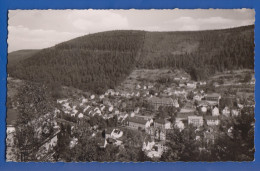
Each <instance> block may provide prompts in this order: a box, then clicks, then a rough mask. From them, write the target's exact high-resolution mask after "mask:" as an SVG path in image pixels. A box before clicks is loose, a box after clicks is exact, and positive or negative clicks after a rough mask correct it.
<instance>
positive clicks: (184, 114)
mask: <svg viewBox="0 0 260 171" xmlns="http://www.w3.org/2000/svg"><path fill="white" fill-rule="evenodd" d="M189 116H196V115H194V113H177V116H176V118H181V119H188V117H189Z"/></svg>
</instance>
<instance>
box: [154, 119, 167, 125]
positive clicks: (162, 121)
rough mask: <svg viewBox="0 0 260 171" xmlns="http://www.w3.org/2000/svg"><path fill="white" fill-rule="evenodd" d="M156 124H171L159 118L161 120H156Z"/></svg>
mask: <svg viewBox="0 0 260 171" xmlns="http://www.w3.org/2000/svg"><path fill="white" fill-rule="evenodd" d="M154 122H156V123H160V124H166V123H168V122H170V121H168V120H167V119H161V118H159V119H155V120H154Z"/></svg>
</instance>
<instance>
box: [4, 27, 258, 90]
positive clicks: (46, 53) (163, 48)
mask: <svg viewBox="0 0 260 171" xmlns="http://www.w3.org/2000/svg"><path fill="white" fill-rule="evenodd" d="M134 68H147V69H154V68H159V69H160V68H168V69H184V70H185V71H187V72H188V73H189V74H190V75H191V77H192V78H193V79H194V80H201V79H206V78H207V77H208V76H210V75H212V74H214V73H215V72H216V71H224V70H231V69H242V68H250V69H253V68H254V26H253V25H252V26H244V27H239V28H232V29H225V30H212V31H191V32H144V31H131V30H125V31H108V32H102V33H96V34H91V35H86V36H82V37H79V38H76V39H73V40H70V41H67V42H63V43H60V44H58V45H56V46H54V47H52V48H47V49H43V50H41V51H39V52H38V53H36V54H34V55H33V56H32V57H30V58H28V59H25V60H23V61H21V62H19V63H18V64H17V65H16V67H11V68H10V69H9V70H8V73H9V74H10V75H11V76H13V77H17V78H20V79H25V80H31V81H37V82H45V83H48V82H51V83H57V85H58V84H62V85H66V86H73V87H75V88H80V89H83V90H88V91H90V92H95V93H102V92H104V91H105V90H106V89H107V88H114V87H115V86H116V85H118V84H119V83H120V82H122V81H123V80H124V79H125V78H126V76H127V75H129V74H130V73H131V71H132V70H133V69H134Z"/></svg>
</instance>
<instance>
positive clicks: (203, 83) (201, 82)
mask: <svg viewBox="0 0 260 171" xmlns="http://www.w3.org/2000/svg"><path fill="white" fill-rule="evenodd" d="M206 84H207V83H206V81H200V82H199V85H206Z"/></svg>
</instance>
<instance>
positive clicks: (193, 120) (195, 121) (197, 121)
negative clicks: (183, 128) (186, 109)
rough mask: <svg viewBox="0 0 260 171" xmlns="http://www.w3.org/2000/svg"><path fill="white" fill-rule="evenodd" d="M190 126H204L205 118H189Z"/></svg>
mask: <svg viewBox="0 0 260 171" xmlns="http://www.w3.org/2000/svg"><path fill="white" fill-rule="evenodd" d="M188 124H191V125H193V126H195V127H200V126H202V125H203V117H202V116H195V115H193V116H188Z"/></svg>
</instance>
